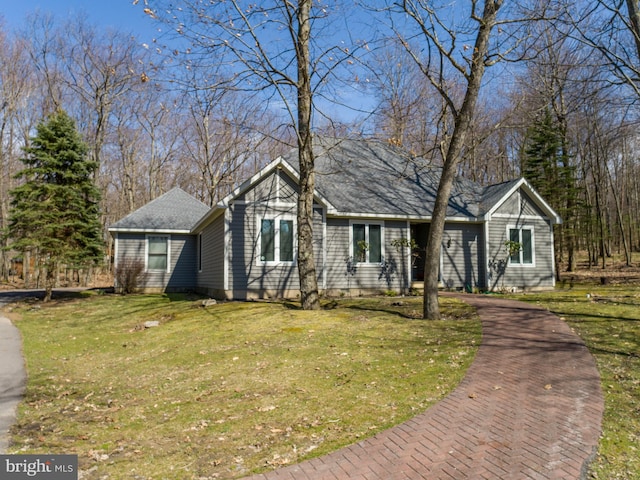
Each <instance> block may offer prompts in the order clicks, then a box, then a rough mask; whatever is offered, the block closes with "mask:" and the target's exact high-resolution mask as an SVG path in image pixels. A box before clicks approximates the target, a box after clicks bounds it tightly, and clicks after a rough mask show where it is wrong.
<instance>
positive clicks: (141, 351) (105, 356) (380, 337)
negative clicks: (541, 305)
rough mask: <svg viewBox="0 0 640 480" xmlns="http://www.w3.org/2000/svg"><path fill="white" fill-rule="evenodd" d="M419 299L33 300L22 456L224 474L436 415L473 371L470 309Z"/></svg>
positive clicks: (475, 338)
mask: <svg viewBox="0 0 640 480" xmlns="http://www.w3.org/2000/svg"><path fill="white" fill-rule="evenodd" d="M421 301H422V300H421V298H403V299H397V298H359V299H341V300H338V301H333V302H331V303H329V304H327V305H326V308H325V309H324V310H322V311H319V312H308V311H302V310H300V309H298V308H297V307H296V306H295V305H293V304H288V303H268V302H247V303H239V302H238V303H234V302H230V303H222V304H218V305H215V306H212V307H209V308H206V309H205V308H202V307H201V306H200V302H199V301H198V300H197V299H194V298H188V297H186V296H183V295H164V296H144V295H140V296H129V297H122V296H116V295H82V296H81V298H70V299H64V300H60V301H57V302H54V303H53V304H51V305H42V304H41V303H35V302H24V303H22V304H20V305H18V306H14V307H12V309H11V310H12V311H11V313H10V315H11V316H12V318H13V319H14V321H15V323H16V325H17V326H18V328H19V329H20V330H21V332H22V335H23V338H24V352H25V356H26V361H27V365H28V372H29V382H28V387H27V392H26V397H25V400H24V401H23V402H22V404H21V406H20V408H19V419H18V423H17V425H16V426H15V427H14V429H13V437H12V441H13V445H12V446H11V447H10V453H72V454H78V455H79V463H80V469H81V470H82V471H83V477H82V478H83V479H104V478H111V479H125V478H136V479H147V478H156V479H160V478H162V479H164V478H168V479H190V478H194V479H196V478H220V479H223V478H237V477H242V476H245V475H248V474H250V473H253V472H259V471H262V470H264V469H272V468H276V467H278V466H281V465H286V464H289V463H292V462H298V461H300V460H302V459H304V458H309V457H311V456H316V455H320V454H323V453H326V452H329V451H332V450H334V449H337V448H339V447H341V446H344V445H347V444H349V443H352V442H355V441H358V440H359V439H362V438H364V437H367V436H370V435H373V434H375V433H376V432H379V431H380V430H383V429H385V428H388V427H390V426H392V425H394V424H397V423H400V422H402V421H404V420H406V419H408V418H410V417H412V416H414V415H415V414H417V413H420V412H422V411H424V410H425V409H426V408H428V407H429V406H430V405H432V404H433V403H435V402H437V401H438V400H439V399H441V398H442V397H443V396H444V395H446V394H447V393H448V392H450V391H451V390H453V389H454V388H455V386H456V385H457V384H458V382H459V381H460V380H461V379H462V377H463V375H464V373H465V370H466V368H467V367H468V366H469V365H470V364H471V362H472V360H473V357H474V354H475V351H476V347H477V346H478V345H479V342H480V334H481V327H480V323H479V321H478V319H477V317H475V316H474V314H473V311H472V310H471V309H470V307H468V306H466V305H464V304H462V303H460V302H458V301H456V300H454V299H450V298H445V299H442V302H443V307H442V308H443V313H444V314H445V316H446V317H447V318H448V319H447V320H443V321H438V322H430V321H423V320H418V319H416V317H417V312H419V311H420V309H421ZM147 321H158V322H159V326H157V327H152V328H145V327H144V323H145V322H147Z"/></svg>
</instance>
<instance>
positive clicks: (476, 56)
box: [423, 0, 502, 320]
mask: <svg viewBox="0 0 640 480" xmlns="http://www.w3.org/2000/svg"><path fill="white" fill-rule="evenodd" d="M501 4H502V1H501V0H500V1H494V0H487V1H486V2H485V4H484V11H483V15H482V21H481V23H480V26H479V27H478V35H477V37H476V42H475V48H474V53H473V57H472V59H471V70H470V72H469V75H468V76H467V91H466V92H465V96H464V100H463V102H462V106H461V107H460V110H459V111H458V112H457V115H456V116H455V126H454V130H453V134H452V136H451V140H450V142H449V148H448V149H447V153H446V156H445V159H444V165H443V167H442V176H441V177H440V184H439V185H438V193H437V195H436V203H435V206H434V209H433V217H432V219H431V226H430V228H429V237H428V240H427V249H426V258H425V270H424V272H425V273H424V305H423V316H424V318H425V319H427V320H438V319H439V318H440V307H439V305H438V276H439V269H440V248H441V244H442V235H443V232H444V224H445V219H446V215H447V206H448V205H449V197H450V195H451V187H452V185H453V181H454V180H455V177H456V170H457V169H456V167H457V165H458V163H459V162H460V154H461V152H462V147H463V146H464V141H465V137H466V134H467V132H468V130H469V126H470V124H471V121H472V119H473V114H474V111H475V107H476V101H477V99H478V93H479V92H480V86H481V84H482V76H483V74H484V69H485V63H484V62H485V56H486V54H487V52H488V50H489V37H490V36H491V29H492V28H493V27H494V26H495V23H496V17H497V14H498V9H499V8H500V6H501Z"/></svg>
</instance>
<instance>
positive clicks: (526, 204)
mask: <svg viewBox="0 0 640 480" xmlns="http://www.w3.org/2000/svg"><path fill="white" fill-rule="evenodd" d="M495 215H498V216H500V215H519V216H536V217H543V216H544V213H543V212H542V210H540V208H538V206H537V205H536V204H535V203H534V202H533V200H532V199H531V198H530V197H529V196H528V195H527V194H526V193H525V192H523V191H522V190H518V191H516V192H514V193H513V194H512V195H511V196H510V197H509V198H507V199H506V200H505V201H504V203H503V204H502V205H500V208H498V209H497V210H496V212H495V213H494V216H495Z"/></svg>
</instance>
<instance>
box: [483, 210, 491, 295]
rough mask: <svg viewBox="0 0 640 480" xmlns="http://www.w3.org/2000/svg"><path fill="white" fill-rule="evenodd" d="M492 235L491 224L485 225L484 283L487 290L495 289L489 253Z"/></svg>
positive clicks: (486, 223)
mask: <svg viewBox="0 0 640 480" xmlns="http://www.w3.org/2000/svg"><path fill="white" fill-rule="evenodd" d="M490 233H491V225H490V223H489V222H485V223H484V283H485V288H487V289H491V288H493V287H492V285H491V280H492V279H491V278H489V275H490V272H491V266H490V265H489V262H490V259H489V252H490V251H491V245H490V244H489V235H490Z"/></svg>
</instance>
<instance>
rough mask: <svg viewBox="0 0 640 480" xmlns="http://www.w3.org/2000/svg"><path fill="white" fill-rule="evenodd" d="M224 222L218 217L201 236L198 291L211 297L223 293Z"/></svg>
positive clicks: (222, 217) (222, 216) (223, 219)
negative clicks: (200, 267)
mask: <svg viewBox="0 0 640 480" xmlns="http://www.w3.org/2000/svg"><path fill="white" fill-rule="evenodd" d="M224 222H225V216H224V215H220V216H219V217H218V218H216V219H215V220H214V221H213V222H211V224H210V225H207V227H205V228H204V230H203V231H202V234H201V235H202V238H201V242H202V243H201V245H202V251H201V252H200V256H201V266H202V270H201V271H199V272H198V274H197V275H198V289H199V290H201V291H203V292H204V293H206V294H209V295H213V296H222V292H223V291H224V255H225V249H224ZM197 269H198V267H197V266H196V271H197Z"/></svg>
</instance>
